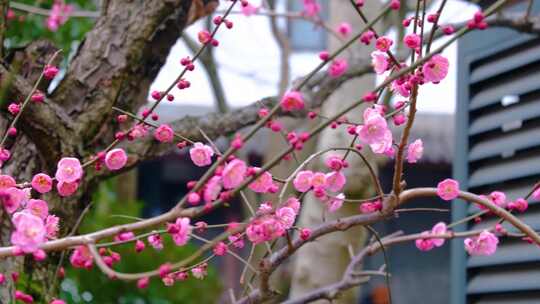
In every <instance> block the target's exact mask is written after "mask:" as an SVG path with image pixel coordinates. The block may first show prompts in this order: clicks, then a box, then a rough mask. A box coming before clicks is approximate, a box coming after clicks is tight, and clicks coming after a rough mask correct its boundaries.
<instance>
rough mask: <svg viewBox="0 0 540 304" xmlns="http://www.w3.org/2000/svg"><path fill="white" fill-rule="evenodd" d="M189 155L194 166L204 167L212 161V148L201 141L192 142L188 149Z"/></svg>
mask: <svg viewBox="0 0 540 304" xmlns="http://www.w3.org/2000/svg"><path fill="white" fill-rule="evenodd" d="M189 156H190V158H191V161H192V162H193V163H194V164H195V165H196V166H198V167H205V166H208V165H210V164H211V163H212V156H214V150H213V149H212V148H211V147H209V146H207V145H205V144H203V143H200V142H196V143H195V144H193V147H192V148H191V149H189Z"/></svg>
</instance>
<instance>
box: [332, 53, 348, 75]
mask: <svg viewBox="0 0 540 304" xmlns="http://www.w3.org/2000/svg"><path fill="white" fill-rule="evenodd" d="M348 67H349V64H348V63H347V60H346V59H343V58H338V59H334V61H332V63H331V64H330V67H329V68H328V75H330V76H331V77H334V78H337V77H339V76H341V75H343V74H344V73H345V72H346V71H347V68H348Z"/></svg>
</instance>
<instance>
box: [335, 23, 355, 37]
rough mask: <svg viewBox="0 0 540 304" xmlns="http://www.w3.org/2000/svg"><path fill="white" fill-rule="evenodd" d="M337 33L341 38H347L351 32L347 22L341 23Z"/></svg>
mask: <svg viewBox="0 0 540 304" xmlns="http://www.w3.org/2000/svg"><path fill="white" fill-rule="evenodd" d="M337 31H338V32H339V33H340V34H341V35H342V36H343V37H347V36H349V34H350V33H351V31H352V27H351V25H350V24H349V23H347V22H341V23H340V24H339V26H338V28H337Z"/></svg>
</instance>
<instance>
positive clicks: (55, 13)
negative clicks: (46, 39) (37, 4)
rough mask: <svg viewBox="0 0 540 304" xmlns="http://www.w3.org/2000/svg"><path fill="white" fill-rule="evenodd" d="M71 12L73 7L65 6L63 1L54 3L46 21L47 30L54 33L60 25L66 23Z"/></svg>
mask: <svg viewBox="0 0 540 304" xmlns="http://www.w3.org/2000/svg"><path fill="white" fill-rule="evenodd" d="M72 12H73V5H70V4H66V3H64V1H63V0H60V1H55V2H54V4H53V6H52V8H51V12H50V14H49V17H48V18H47V21H46V26H47V28H48V29H49V30H50V31H52V32H56V31H57V30H58V28H59V27H60V26H61V25H63V24H64V23H66V22H67V20H68V18H69V15H70V14H71V13H72Z"/></svg>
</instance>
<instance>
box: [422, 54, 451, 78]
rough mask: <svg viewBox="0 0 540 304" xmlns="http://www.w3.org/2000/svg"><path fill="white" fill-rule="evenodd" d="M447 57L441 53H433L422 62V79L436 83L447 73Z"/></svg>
mask: <svg viewBox="0 0 540 304" xmlns="http://www.w3.org/2000/svg"><path fill="white" fill-rule="evenodd" d="M448 66H449V63H448V59H446V57H444V56H442V55H438V54H437V55H435V56H433V57H431V59H430V60H429V61H428V62H426V63H425V64H424V66H423V67H422V73H423V74H424V79H425V80H426V81H429V82H433V83H438V82H440V81H441V80H443V79H444V78H445V77H446V75H447V74H448Z"/></svg>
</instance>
